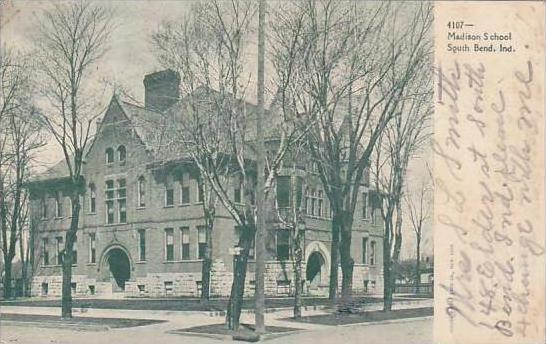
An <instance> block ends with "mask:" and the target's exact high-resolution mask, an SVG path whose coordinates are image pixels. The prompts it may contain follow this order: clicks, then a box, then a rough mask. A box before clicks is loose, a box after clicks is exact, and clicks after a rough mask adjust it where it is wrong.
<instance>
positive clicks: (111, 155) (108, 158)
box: [106, 148, 114, 164]
mask: <svg viewBox="0 0 546 344" xmlns="http://www.w3.org/2000/svg"><path fill="white" fill-rule="evenodd" d="M113 162H114V150H113V149H112V148H106V163H107V164H112V163H113Z"/></svg>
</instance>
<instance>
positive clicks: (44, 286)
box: [31, 259, 383, 297]
mask: <svg viewBox="0 0 546 344" xmlns="http://www.w3.org/2000/svg"><path fill="white" fill-rule="evenodd" d="M252 267H253V263H252ZM292 268H293V267H292V262H282V263H281V262H279V261H268V262H266V266H265V276H264V277H265V284H264V289H265V294H266V296H291V295H293V294H294V290H295V285H294V276H293V275H294V274H293V270H292ZM232 278H233V273H232V272H231V271H228V270H227V269H226V266H225V264H224V262H223V261H222V260H220V259H218V260H216V261H214V262H213V264H212V270H211V297H229V293H230V290H231V284H232ZM302 278H303V279H305V264H304V266H303V269H302ZM382 278H383V275H382V270H380V269H379V268H378V267H370V266H367V265H359V264H355V266H354V270H353V291H354V292H355V293H358V294H363V293H364V294H374V295H380V294H382V293H383V280H382ZM365 281H367V282H365ZM338 282H339V285H338V287H339V289H340V290H341V268H340V269H339V275H338ZM72 283H75V289H73V295H74V296H93V295H97V296H107V297H108V296H109V295H113V294H114V292H113V287H112V283H111V282H98V281H97V280H96V279H93V278H89V277H88V276H84V275H74V276H73V277H72ZM61 286H62V277H61V276H36V277H34V279H33V282H32V291H31V292H32V296H54V297H59V296H61ZM254 291H255V274H254V272H250V271H248V272H247V276H246V281H245V292H244V293H245V297H251V296H253V295H254ZM303 293H304V294H305V295H313V296H327V295H328V283H327V281H326V282H324V283H321V284H320V285H318V286H317V285H315V286H310V285H309V282H308V281H305V282H304V287H303ZM116 294H118V293H116ZM122 294H123V295H124V296H131V297H176V296H185V297H199V296H200V294H201V272H176V273H149V274H147V275H146V277H136V278H135V279H132V280H130V281H127V282H126V284H125V291H124V292H123V293H122Z"/></svg>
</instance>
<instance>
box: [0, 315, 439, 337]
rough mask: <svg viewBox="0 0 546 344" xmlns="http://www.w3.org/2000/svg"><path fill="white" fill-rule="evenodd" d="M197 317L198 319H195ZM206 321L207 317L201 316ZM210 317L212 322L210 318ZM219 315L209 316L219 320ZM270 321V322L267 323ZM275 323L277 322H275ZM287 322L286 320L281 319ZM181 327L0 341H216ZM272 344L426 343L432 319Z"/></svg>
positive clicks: (10, 331) (53, 333)
mask: <svg viewBox="0 0 546 344" xmlns="http://www.w3.org/2000/svg"><path fill="white" fill-rule="evenodd" d="M194 320H198V319H194ZM201 320H203V321H205V322H206V321H207V318H203V319H201ZM211 320H213V321H211ZM221 320H222V319H221V318H212V319H211V318H208V321H209V322H211V323H213V322H218V321H221ZM269 323H271V322H269ZM275 323H279V322H278V321H277V322H275ZM283 324H284V325H286V324H287V323H286V322H283ZM176 328H180V327H179V326H177V323H176V322H168V323H162V324H157V325H150V326H142V327H136V328H128V329H114V330H109V331H103V332H83V331H74V330H68V329H47V328H35V327H33V328H29V327H20V326H2V328H1V333H0V342H1V343H2V344H7V343H18V344H45V343H56V344H72V343H79V344H96V343H115V344H122V343H131V344H149V343H180V342H184V343H200V344H207V343H211V344H216V343H218V342H220V340H219V339H217V338H209V337H204V336H186V335H180V334H171V333H168V331H170V330H173V329H176ZM267 342H269V343H271V344H273V343H283V344H289V343H298V344H307V343H309V344H311V343H313V344H316V343H373V344H381V343H388V344H397V343H400V344H412V343H415V344H426V343H432V319H431V318H430V317H429V318H421V319H411V320H405V321H400V322H394V323H387V324H368V325H362V324H360V325H351V326H320V327H319V326H317V327H316V328H315V329H307V330H304V331H300V332H298V333H294V334H289V335H282V336H279V337H275V338H271V339H268V340H267Z"/></svg>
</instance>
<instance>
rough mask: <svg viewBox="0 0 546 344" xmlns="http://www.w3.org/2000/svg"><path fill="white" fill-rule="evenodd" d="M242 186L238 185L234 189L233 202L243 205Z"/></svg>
mask: <svg viewBox="0 0 546 344" xmlns="http://www.w3.org/2000/svg"><path fill="white" fill-rule="evenodd" d="M241 199H242V197H241V185H236V186H235V187H234V188H233V201H234V202H235V203H241Z"/></svg>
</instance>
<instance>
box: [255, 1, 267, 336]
mask: <svg viewBox="0 0 546 344" xmlns="http://www.w3.org/2000/svg"><path fill="white" fill-rule="evenodd" d="M264 30H265V0H259V8H258V94H257V98H258V112H257V114H256V162H257V167H256V169H257V172H256V174H257V183H256V185H257V188H256V215H257V219H256V245H255V249H256V269H255V274H256V277H255V280H256V291H255V297H256V313H255V315H256V318H255V321H256V333H258V334H262V333H264V332H265V322H264V312H265V290H264V273H265V216H264V215H265V214H264V208H265V207H264V201H265V200H264V198H265V196H264V185H265V176H264V172H265V148H264V134H263V130H262V127H263V126H262V123H263V117H264V91H265V75H264V74H265V37H264V36H265V35H264V34H265V33H264Z"/></svg>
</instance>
